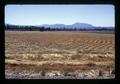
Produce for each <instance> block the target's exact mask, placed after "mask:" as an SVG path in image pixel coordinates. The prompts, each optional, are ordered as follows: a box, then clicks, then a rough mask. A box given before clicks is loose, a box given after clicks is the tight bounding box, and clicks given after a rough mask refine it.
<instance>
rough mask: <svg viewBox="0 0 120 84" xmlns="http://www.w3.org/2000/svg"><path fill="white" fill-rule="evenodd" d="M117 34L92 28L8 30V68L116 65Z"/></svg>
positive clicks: (65, 69)
mask: <svg viewBox="0 0 120 84" xmlns="http://www.w3.org/2000/svg"><path fill="white" fill-rule="evenodd" d="M114 44H115V42H114V34H99V33H90V32H37V31H33V32H28V31H22V32H20V31H19V32H17V31H5V57H6V59H5V62H6V65H5V69H6V70H7V71H8V70H9V71H12V70H15V71H18V72H22V70H28V71H33V72H39V71H42V70H61V71H75V70H91V69H102V70H109V68H112V69H114V65H115V64H114V62H115V46H114Z"/></svg>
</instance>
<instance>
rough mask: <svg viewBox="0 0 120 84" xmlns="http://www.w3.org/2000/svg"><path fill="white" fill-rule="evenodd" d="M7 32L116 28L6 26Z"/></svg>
mask: <svg viewBox="0 0 120 84" xmlns="http://www.w3.org/2000/svg"><path fill="white" fill-rule="evenodd" d="M5 30H10V31H41V32H43V31H114V28H112V27H110V28H106V27H95V28H93V29H86V28H79V29H78V28H50V27H47V28H45V27H43V26H41V27H38V26H19V25H9V24H7V25H5Z"/></svg>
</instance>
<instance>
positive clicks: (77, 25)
mask: <svg viewBox="0 0 120 84" xmlns="http://www.w3.org/2000/svg"><path fill="white" fill-rule="evenodd" d="M39 26H44V27H46V28H47V27H50V28H77V29H78V28H94V26H93V25H91V24H87V23H79V22H76V23H74V24H71V25H65V24H52V25H49V24H43V25H39Z"/></svg>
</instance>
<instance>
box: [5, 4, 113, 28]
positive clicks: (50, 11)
mask: <svg viewBox="0 0 120 84" xmlns="http://www.w3.org/2000/svg"><path fill="white" fill-rule="evenodd" d="M76 22H80V23H88V24H92V25H93V26H114V25H115V8H114V6H113V5H100V4H99V5H6V6H5V23H7V24H15V25H41V24H58V23H60V24H66V25H69V24H74V23H76Z"/></svg>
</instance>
